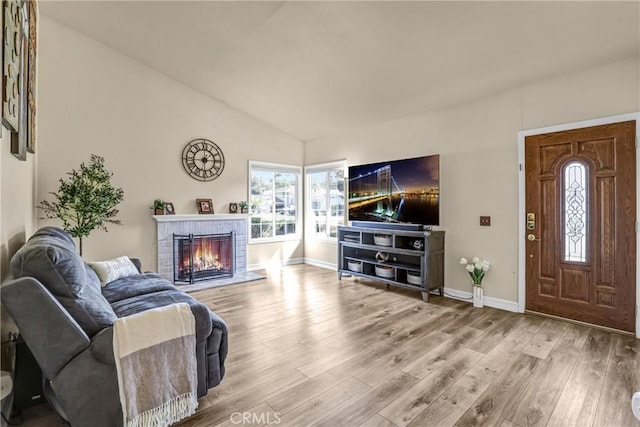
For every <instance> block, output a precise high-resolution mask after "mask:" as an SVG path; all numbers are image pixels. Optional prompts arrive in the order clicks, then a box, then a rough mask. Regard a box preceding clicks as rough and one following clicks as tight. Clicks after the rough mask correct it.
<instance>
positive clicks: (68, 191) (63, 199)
mask: <svg viewBox="0 0 640 427" xmlns="http://www.w3.org/2000/svg"><path fill="white" fill-rule="evenodd" d="M112 176H113V173H111V172H109V171H108V170H107V169H106V168H105V166H104V158H103V157H100V156H96V155H95V154H92V155H91V160H90V162H89V164H88V165H86V164H84V163H82V164H81V165H80V170H75V169H72V170H71V172H67V178H66V179H64V178H60V180H59V182H60V186H59V187H58V191H57V192H55V193H54V192H52V193H50V194H52V195H53V201H48V200H44V201H42V202H40V204H39V205H38V208H40V209H42V211H43V212H44V215H45V217H46V218H57V219H59V220H61V221H62V228H63V229H64V230H65V231H67V232H68V233H69V234H71V236H73V237H76V238H78V239H79V241H80V245H79V250H80V255H82V238H83V237H87V236H88V235H89V234H90V233H91V232H92V231H93V230H94V229H96V228H100V229H102V230H104V231H107V224H114V225H122V222H121V221H120V220H119V219H116V218H115V217H116V215H118V209H116V206H117V205H118V204H119V203H120V202H121V201H122V200H123V199H124V191H123V190H122V188H115V187H114V186H113V185H111V177H112Z"/></svg>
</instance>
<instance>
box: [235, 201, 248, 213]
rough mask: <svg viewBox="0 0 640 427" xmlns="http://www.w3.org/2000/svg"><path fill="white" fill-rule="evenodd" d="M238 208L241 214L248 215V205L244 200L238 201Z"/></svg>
mask: <svg viewBox="0 0 640 427" xmlns="http://www.w3.org/2000/svg"><path fill="white" fill-rule="evenodd" d="M238 206H240V212H241V213H249V203H247V201H246V200H241V201H239V202H238Z"/></svg>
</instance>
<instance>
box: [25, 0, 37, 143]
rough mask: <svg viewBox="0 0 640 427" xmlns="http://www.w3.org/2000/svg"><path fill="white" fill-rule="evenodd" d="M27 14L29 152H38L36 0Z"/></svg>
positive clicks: (31, 3)
mask: <svg viewBox="0 0 640 427" xmlns="http://www.w3.org/2000/svg"><path fill="white" fill-rule="evenodd" d="M26 3H27V13H28V18H29V40H28V58H27V64H28V68H27V69H28V73H27V99H28V102H27V103H28V111H27V115H28V119H27V122H28V126H27V129H28V138H27V151H28V152H30V153H35V152H36V52H37V41H38V34H37V28H38V27H37V22H38V3H37V2H36V1H35V0H32V1H28V2H26Z"/></svg>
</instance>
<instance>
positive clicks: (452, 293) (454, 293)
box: [247, 258, 518, 313]
mask: <svg viewBox="0 0 640 427" xmlns="http://www.w3.org/2000/svg"><path fill="white" fill-rule="evenodd" d="M295 264H309V265H313V266H315V267H320V268H326V269H327V270H333V271H337V270H338V267H337V265H336V264H333V263H330V262H326V261H321V260H318V259H314V258H291V259H289V260H287V261H286V262H284V263H281V264H280V265H279V266H284V265H295ZM272 266H273V264H251V265H248V266H247V271H252V270H261V269H265V268H269V267H272ZM435 292H437V291H435ZM444 292H445V296H446V297H448V298H453V299H459V300H461V301H466V302H468V303H471V302H472V300H473V294H472V293H471V292H465V291H459V290H457V289H449V288H444ZM484 305H486V306H487V307H493V308H497V309H500V310H505V311H511V312H513V313H518V303H517V302H516V301H507V300H504V299H500V298H493V297H488V296H485V297H484Z"/></svg>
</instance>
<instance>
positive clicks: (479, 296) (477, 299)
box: [473, 284, 484, 308]
mask: <svg viewBox="0 0 640 427" xmlns="http://www.w3.org/2000/svg"><path fill="white" fill-rule="evenodd" d="M483 300H484V291H483V290H482V286H479V285H476V284H474V285H473V306H474V307H477V308H482V307H484V302H483Z"/></svg>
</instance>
